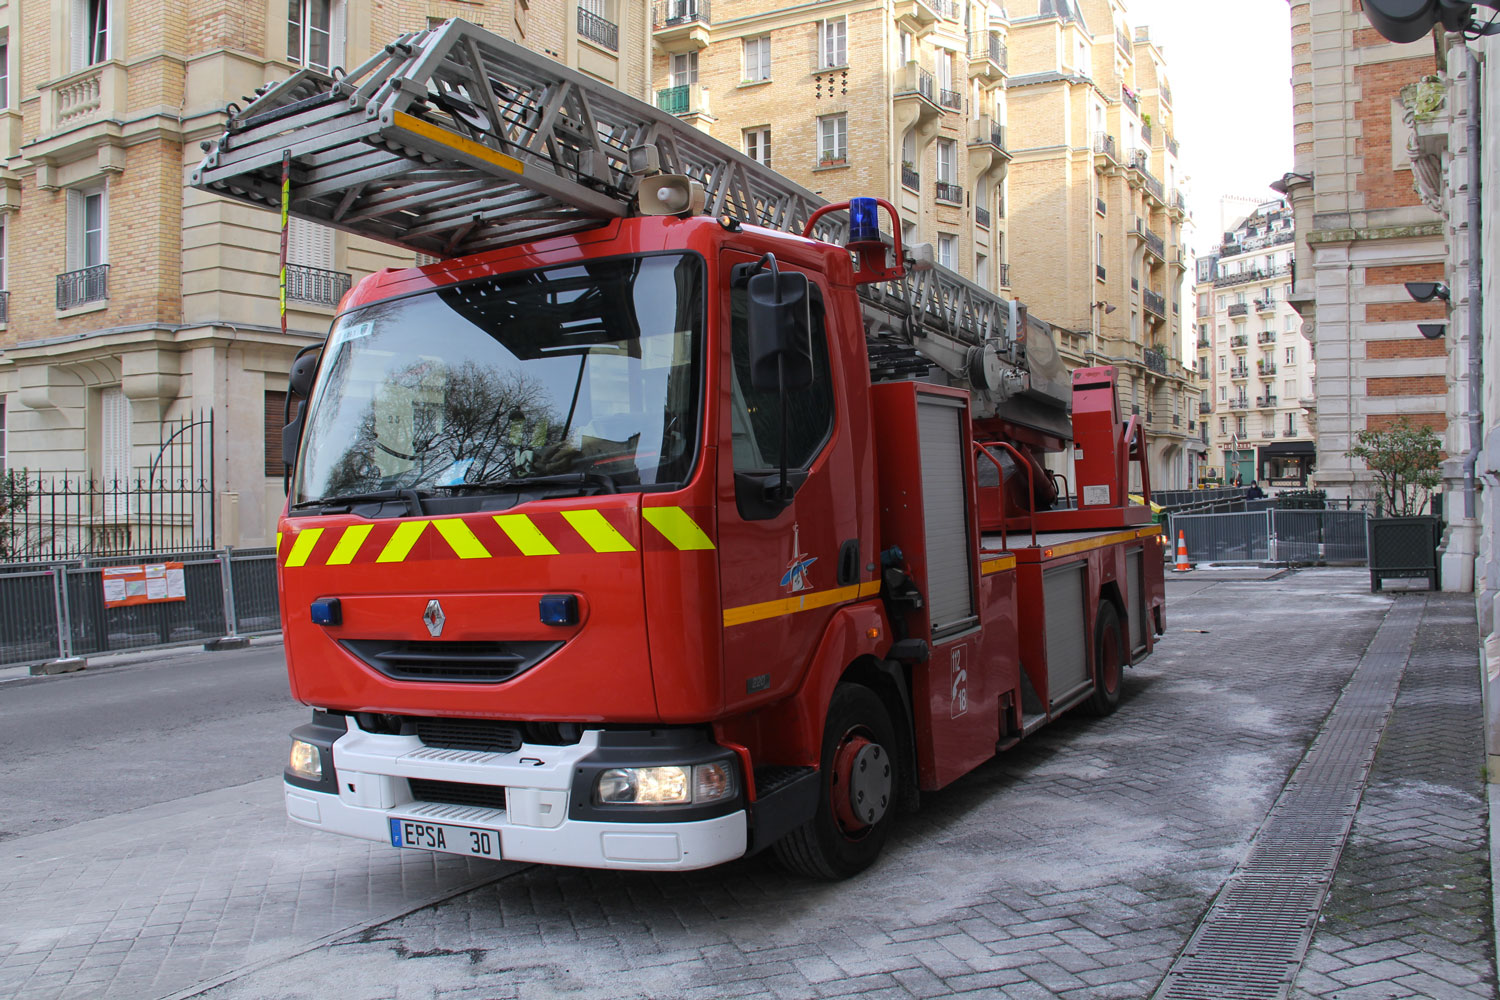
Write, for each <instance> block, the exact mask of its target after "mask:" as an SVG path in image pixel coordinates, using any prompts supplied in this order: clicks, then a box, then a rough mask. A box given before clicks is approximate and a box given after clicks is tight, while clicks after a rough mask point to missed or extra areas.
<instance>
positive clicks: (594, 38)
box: [578, 7, 620, 52]
mask: <svg viewBox="0 0 1500 1000" xmlns="http://www.w3.org/2000/svg"><path fill="white" fill-rule="evenodd" d="M578 35H579V37H580V38H586V39H588V40H589V41H591V42H593V43H594V44H595V45H599V46H602V47H603V48H606V49H609V50H610V51H611V52H618V51H620V26H619V25H618V24H615V23H614V22H613V21H606V20H605V19H604V18H602V17H600V16H599V15H598V14H595V13H594V12H593V11H591V10H584V9H583V8H582V7H579V8H578Z"/></svg>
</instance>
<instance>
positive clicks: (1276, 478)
mask: <svg viewBox="0 0 1500 1000" xmlns="http://www.w3.org/2000/svg"><path fill="white" fill-rule="evenodd" d="M1295 242H1296V231H1295V228H1294V226H1293V222H1292V211H1291V207H1290V206H1289V205H1287V204H1286V203H1285V202H1284V201H1274V202H1269V203H1267V204H1265V205H1262V206H1260V207H1259V208H1257V209H1256V210H1255V211H1253V212H1251V213H1250V214H1249V215H1247V216H1246V217H1245V218H1243V219H1241V220H1240V221H1239V222H1238V223H1237V224H1235V225H1234V226H1233V228H1232V229H1230V230H1228V231H1226V232H1225V233H1224V240H1223V242H1222V243H1221V244H1220V245H1219V246H1218V247H1216V248H1215V250H1214V252H1213V253H1212V254H1210V255H1209V256H1206V257H1202V258H1199V260H1198V262H1197V264H1198V266H1197V279H1198V284H1197V287H1196V291H1197V296H1198V309H1197V317H1198V331H1197V333H1198V374H1199V381H1200V386H1201V389H1202V396H1201V398H1200V401H1199V405H1198V410H1199V412H1200V414H1202V418H1203V421H1204V423H1205V425H1206V428H1207V431H1208V441H1209V463H1210V467H1211V468H1213V469H1214V470H1215V472H1216V473H1217V476H1207V477H1205V478H1206V479H1212V478H1218V479H1219V481H1221V482H1224V481H1230V480H1233V479H1234V478H1235V477H1239V478H1240V479H1241V481H1243V482H1244V483H1247V484H1248V483H1249V482H1250V481H1251V480H1252V479H1254V480H1260V481H1261V482H1262V483H1267V482H1269V484H1270V485H1271V486H1273V487H1293V488H1303V487H1306V486H1307V483H1308V476H1309V474H1310V472H1311V470H1312V466H1313V459H1314V448H1313V429H1314V425H1313V419H1312V415H1313V414H1315V413H1316V408H1315V406H1316V404H1315V401H1314V399H1313V392H1312V380H1313V371H1314V367H1313V362H1312V345H1310V344H1309V343H1308V342H1307V339H1306V338H1305V337H1304V336H1303V334H1302V320H1301V318H1300V317H1299V316H1298V315H1297V312H1296V310H1295V309H1293V308H1292V307H1291V305H1290V304H1289V303H1288V301H1287V299H1288V297H1289V296H1290V294H1291V292H1292V267H1293V261H1292V258H1293V249H1294V244H1295Z"/></svg>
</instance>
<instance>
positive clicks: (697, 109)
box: [656, 83, 708, 117]
mask: <svg viewBox="0 0 1500 1000" xmlns="http://www.w3.org/2000/svg"><path fill="white" fill-rule="evenodd" d="M656 106H657V107H658V108H660V109H661V110H663V111H665V112H666V113H667V114H669V115H678V116H679V117H685V116H689V115H706V114H708V87H706V86H704V85H703V84H699V83H685V84H683V85H682V86H680V87H663V88H662V89H660V90H658V91H657V92H656Z"/></svg>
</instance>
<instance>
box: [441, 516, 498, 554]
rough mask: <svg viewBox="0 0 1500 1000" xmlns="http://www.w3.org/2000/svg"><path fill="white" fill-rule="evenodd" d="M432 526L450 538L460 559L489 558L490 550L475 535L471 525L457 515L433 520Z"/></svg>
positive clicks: (449, 542) (450, 542) (449, 540)
mask: <svg viewBox="0 0 1500 1000" xmlns="http://www.w3.org/2000/svg"><path fill="white" fill-rule="evenodd" d="M432 526H433V527H435V528H437V530H438V532H439V533H440V534H441V535H442V536H443V537H444V538H446V539H447V540H448V544H449V545H451V546H452V547H453V552H454V554H455V555H457V556H458V558H460V559H488V558H489V557H490V550H489V549H487V548H485V547H484V543H483V542H481V541H480V540H479V539H477V538H475V537H474V532H472V531H470V530H469V526H468V525H467V524H465V523H464V522H463V521H461V520H459V519H458V518H456V517H445V518H441V519H439V520H436V521H433V522H432Z"/></svg>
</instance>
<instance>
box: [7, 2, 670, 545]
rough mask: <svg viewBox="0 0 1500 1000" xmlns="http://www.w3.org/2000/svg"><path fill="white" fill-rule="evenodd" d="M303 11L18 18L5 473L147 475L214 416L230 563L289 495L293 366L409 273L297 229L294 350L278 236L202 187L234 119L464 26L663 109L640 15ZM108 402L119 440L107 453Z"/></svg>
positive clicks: (258, 539)
mask: <svg viewBox="0 0 1500 1000" xmlns="http://www.w3.org/2000/svg"><path fill="white" fill-rule="evenodd" d="M293 6H294V7H297V8H298V9H299V12H300V14H301V15H302V16H303V17H304V19H305V18H306V15H307V14H308V13H309V12H310V13H311V25H310V26H308V27H305V28H303V29H302V30H299V31H295V32H294V31H293V29H292V26H291V24H290V21H291V14H290V13H289V9H288V5H287V3H286V2H285V0H281V2H279V3H275V2H269V0H194V2H191V3H190V2H188V0H0V42H3V44H4V48H3V49H0V53H4V54H5V57H6V64H7V65H6V68H7V70H8V72H7V73H6V76H7V84H8V86H7V87H6V93H5V95H4V97H5V99H4V100H3V101H0V225H3V227H4V229H3V241H0V248H3V252H4V267H3V269H0V288H3V289H5V291H4V294H3V295H0V306H3V312H0V318H3V325H0V414H3V415H4V418H5V419H4V423H3V424H0V428H3V431H4V433H3V434H0V466H5V467H9V468H12V469H20V468H25V469H28V470H32V471H40V472H47V473H61V472H63V471H64V470H68V471H70V472H72V473H73V474H74V475H75V476H76V475H82V476H83V477H85V478H88V477H93V478H96V479H97V478H100V477H101V476H107V475H110V474H118V473H119V472H121V471H122V470H128V472H127V474H128V475H130V476H131V477H135V476H136V474H137V473H139V472H140V471H141V470H143V469H146V468H148V467H149V466H150V464H151V463H152V461H153V459H154V458H155V456H156V454H157V452H158V448H159V444H158V442H159V441H160V433H159V428H160V427H161V425H162V423H163V422H164V421H167V420H173V419H177V418H181V417H184V416H188V415H191V414H194V413H198V412H205V411H209V410H211V411H213V413H214V414H215V417H216V423H215V441H214V449H213V454H214V468H213V481H214V484H215V488H216V492H217V496H216V498H215V501H216V507H217V517H216V527H217V537H216V538H215V539H214V542H215V543H216V544H230V545H263V544H269V543H270V541H271V539H272V537H273V533H274V522H275V518H276V515H277V513H278V512H279V511H280V508H281V504H282V502H283V500H284V493H283V492H282V484H281V477H280V476H279V475H268V474H267V470H268V469H270V468H272V467H274V465H275V462H274V458H275V454H276V450H277V443H276V442H268V441H267V440H266V437H267V433H266V431H265V428H266V427H267V426H268V425H272V424H274V423H275V421H273V420H272V419H271V417H270V415H269V414H270V411H271V410H272V409H277V411H278V412H277V414H276V416H278V417H279V409H278V408H279V402H278V400H279V395H277V394H279V393H280V392H282V391H283V390H284V389H285V385H286V376H287V372H288V369H289V366H290V364H291V361H292V357H293V355H294V354H295V353H296V351H297V350H298V349H299V348H301V347H303V346H305V345H308V344H314V343H317V342H319V341H320V340H321V339H322V337H323V336H324V335H325V333H326V332H327V329H328V325H329V322H330V320H331V318H332V316H333V313H334V308H335V307H336V304H337V301H338V296H339V293H340V290H341V289H343V288H346V287H347V286H348V283H349V282H351V281H358V280H359V279H360V278H361V277H363V276H364V275H366V274H369V273H371V272H373V271H374V270H376V269H378V268H381V267H387V266H410V264H411V263H412V257H411V255H410V254H407V253H404V252H399V251H396V250H394V249H392V248H391V247H388V246H385V245H382V244H378V243H374V242H371V241H369V240H364V239H360V238H353V237H348V236H345V235H343V234H334V233H331V232H330V231H326V230H324V231H321V232H319V231H317V229H316V227H310V228H298V227H294V228H293V230H292V236H293V246H292V248H291V260H292V261H293V262H294V263H296V262H299V261H300V262H301V263H300V265H299V266H300V270H298V271H297V272H296V273H297V276H298V281H297V282H295V283H293V289H292V291H293V294H292V296H291V297H290V301H289V303H288V306H289V308H288V315H287V324H286V327H287V332H286V333H285V334H283V333H282V332H281V324H280V316H279V309H278V304H277V303H278V279H277V273H278V256H279V246H280V235H279V227H278V225H277V220H276V217H275V215H274V214H273V213H270V212H261V211H256V210H254V209H251V208H247V207H244V206H241V205H238V204H235V203H231V202H228V201H226V200H223V199H220V198H215V197H212V196H210V195H206V194H203V193H202V192H198V191H194V190H191V189H189V188H188V187H187V179H188V176H189V174H190V172H191V171H192V169H193V168H194V167H195V166H196V165H197V163H198V161H199V159H200V158H201V156H202V153H201V151H200V149H199V146H198V144H199V142H200V141H201V140H204V139H207V138H209V137H212V136H215V135H217V134H218V133H219V132H220V131H221V129H222V126H223V122H224V120H225V119H224V109H225V106H226V105H227V104H229V103H230V102H237V103H239V104H241V105H243V104H244V103H245V97H244V96H243V95H248V94H250V93H252V91H253V90H254V88H255V87H257V86H259V85H260V84H261V83H262V82H264V81H267V80H277V79H282V78H284V77H286V76H287V75H289V74H290V73H291V72H293V71H295V70H296V69H298V68H300V66H301V65H302V64H303V63H305V62H307V61H309V60H310V61H311V62H312V63H313V64H314V65H321V66H327V65H342V66H348V67H352V66H356V65H358V64H359V63H360V62H362V61H364V60H365V59H367V58H368V57H369V56H370V55H371V54H372V53H374V52H375V51H377V50H378V49H379V48H380V47H383V46H384V45H385V44H386V43H387V42H389V41H390V40H391V39H392V38H394V37H396V36H397V35H399V34H400V33H402V32H405V31H411V30H416V29H420V28H424V27H426V26H428V25H429V24H430V23H434V22H436V21H441V20H443V19H446V18H449V17H464V18H466V19H468V20H471V21H475V22H478V23H481V24H483V25H484V26H485V27H487V28H489V29H491V30H493V31H495V32H497V33H498V34H501V35H503V36H505V37H508V38H511V39H513V40H515V41H518V42H521V43H522V44H525V45H528V46H530V47H532V48H535V49H538V50H540V51H543V52H545V53H547V54H548V55H551V56H553V57H554V58H557V59H559V60H561V61H564V62H567V63H568V64H570V65H572V66H574V67H575V68H577V69H580V70H583V71H585V72H588V73H590V74H591V75H594V76H596V77H598V78H600V79H602V80H605V81H606V82H608V83H611V84H613V85H615V86H617V87H619V88H620V89H622V90H625V91H626V92H628V93H631V94H632V95H634V96H637V97H645V96H646V92H647V87H646V85H647V79H646V71H645V67H646V65H647V53H648V46H650V45H651V33H650V22H649V12H647V11H646V10H645V9H644V7H643V6H642V5H628V6H627V5H625V4H619V3H607V4H605V5H603V6H602V7H601V6H598V5H595V6H590V7H589V9H588V10H587V11H581V10H580V8H579V6H578V4H576V3H575V2H573V0H567V2H559V0H529V2H528V0H482V2H481V0H430V2H423V0H396V2H390V3H384V4H375V5H372V4H365V3H356V2H352V0H300V3H294V4H293ZM324 10H326V11H327V16H326V27H327V28H328V32H327V36H326V38H327V41H326V43H325V41H324V36H323V35H322V34H321V33H320V32H319V31H317V30H316V29H318V28H320V27H322V26H323V23H322V19H321V16H322V13H323V11H324ZM600 11H602V13H599V12H600ZM585 15H587V16H585ZM611 16H613V17H614V20H613V21H611V20H609V18H610V17H611ZM294 36H295V38H296V39H297V41H296V44H295V45H294V42H293V38H294ZM325 44H326V46H327V47H326V48H325V47H324V46H325ZM296 46H301V52H300V53H299V52H298V51H296ZM312 261H316V263H317V265H318V266H314V264H313V263H311V262H312ZM121 394H123V396H124V399H125V402H124V403H123V404H120V403H119V402H118V400H119V397H120V395H121ZM110 401H114V402H115V404H116V405H117V406H118V407H119V409H118V410H116V411H115V412H116V414H117V415H116V416H115V420H116V423H119V422H121V421H123V425H124V426H123V427H116V428H114V432H112V433H110V434H105V433H103V432H104V430H105V428H106V426H107V425H108V424H109V418H108V417H107V416H106V415H105V413H104V412H103V411H104V410H106V409H109V406H108V405H107V404H108V403H109V402H110ZM120 413H123V416H120V415H119V414H120ZM198 473H199V475H206V473H207V470H206V469H203V470H198Z"/></svg>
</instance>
